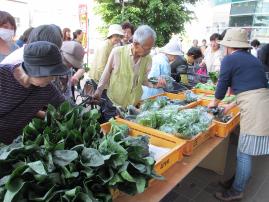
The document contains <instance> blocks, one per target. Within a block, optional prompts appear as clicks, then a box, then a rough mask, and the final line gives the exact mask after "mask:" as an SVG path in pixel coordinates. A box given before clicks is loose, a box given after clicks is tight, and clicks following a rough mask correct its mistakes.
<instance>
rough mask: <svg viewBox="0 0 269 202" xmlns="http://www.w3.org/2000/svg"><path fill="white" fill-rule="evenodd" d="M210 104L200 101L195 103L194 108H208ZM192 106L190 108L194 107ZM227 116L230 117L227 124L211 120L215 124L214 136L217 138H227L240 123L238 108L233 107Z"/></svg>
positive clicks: (206, 101) (207, 101)
mask: <svg viewBox="0 0 269 202" xmlns="http://www.w3.org/2000/svg"><path fill="white" fill-rule="evenodd" d="M209 103H210V101H209V100H204V99H202V100H200V101H198V102H197V103H195V105H196V106H199V105H201V106H208V104H209ZM223 104H224V103H220V106H222V105H223ZM196 106H192V107H196ZM228 115H232V118H231V119H230V120H229V121H228V122H227V123H222V122H219V121H216V120H213V123H215V124H216V127H215V134H216V136H218V137H227V136H228V135H229V134H230V133H231V132H232V131H233V130H234V128H235V127H236V126H237V125H238V124H239V123H240V110H239V108H238V107H236V106H235V107H233V108H232V109H231V110H230V111H229V112H228Z"/></svg>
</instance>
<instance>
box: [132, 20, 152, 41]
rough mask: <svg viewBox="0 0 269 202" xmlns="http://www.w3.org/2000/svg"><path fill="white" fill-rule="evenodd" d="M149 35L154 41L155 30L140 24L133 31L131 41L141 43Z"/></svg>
mask: <svg viewBox="0 0 269 202" xmlns="http://www.w3.org/2000/svg"><path fill="white" fill-rule="evenodd" d="M150 37H152V38H153V40H154V42H155V40H156V32H155V31H154V30H153V29H152V28H151V27H150V26H148V25H141V26H139V27H138V28H137V29H136V30H135V32H134V35H133V42H137V43H139V44H141V45H143V44H144V43H145V42H146V40H147V39H149V38H150Z"/></svg>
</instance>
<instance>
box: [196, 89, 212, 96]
mask: <svg viewBox="0 0 269 202" xmlns="http://www.w3.org/2000/svg"><path fill="white" fill-rule="evenodd" d="M192 92H193V93H195V94H209V95H214V94H215V91H213V90H203V89H199V88H193V89H192Z"/></svg>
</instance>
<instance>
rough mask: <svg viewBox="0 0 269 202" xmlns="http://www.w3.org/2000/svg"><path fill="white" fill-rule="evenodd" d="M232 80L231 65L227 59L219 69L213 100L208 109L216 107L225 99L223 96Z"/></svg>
mask: <svg viewBox="0 0 269 202" xmlns="http://www.w3.org/2000/svg"><path fill="white" fill-rule="evenodd" d="M231 80H232V65H231V64H230V62H229V58H227V57H226V58H224V59H223V61H222V63H221V67H220V75H219V80H218V84H217V89H216V92H215V98H214V99H213V100H212V101H211V102H210V104H209V105H208V107H215V106H218V104H219V103H220V101H221V100H222V99H223V98H224V97H225V94H226V92H227V90H228V87H230V86H231Z"/></svg>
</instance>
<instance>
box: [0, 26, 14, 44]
mask: <svg viewBox="0 0 269 202" xmlns="http://www.w3.org/2000/svg"><path fill="white" fill-rule="evenodd" d="M13 37H14V30H12V29H5V28H0V38H1V39H3V40H4V41H6V42H9V41H12V39H13Z"/></svg>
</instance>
